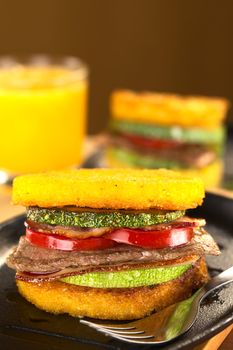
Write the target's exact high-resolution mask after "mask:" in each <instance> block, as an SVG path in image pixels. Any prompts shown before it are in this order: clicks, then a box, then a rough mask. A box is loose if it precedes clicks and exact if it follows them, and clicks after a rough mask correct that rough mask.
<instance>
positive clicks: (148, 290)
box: [16, 257, 208, 320]
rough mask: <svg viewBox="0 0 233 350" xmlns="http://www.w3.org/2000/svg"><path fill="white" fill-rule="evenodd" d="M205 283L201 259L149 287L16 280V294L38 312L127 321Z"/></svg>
mask: <svg viewBox="0 0 233 350" xmlns="http://www.w3.org/2000/svg"><path fill="white" fill-rule="evenodd" d="M207 280H208V272H207V267H206V263H205V259H204V257H203V258H200V259H199V260H198V261H197V262H196V263H195V265H194V266H193V267H191V268H190V269H189V270H188V271H187V272H186V273H185V274H183V275H182V276H181V277H180V278H177V279H175V280H172V281H169V282H166V283H162V284H159V285H157V286H151V287H139V288H127V289H126V288H124V289H116V288H115V289H101V288H100V289H99V288H88V287H79V286H75V285H69V284H66V283H63V282H59V281H55V282H44V283H39V284H38V283H30V282H23V281H19V280H17V282H16V283H17V285H18V289H19V292H20V293H21V294H22V296H24V297H25V298H26V299H27V300H28V301H30V302H31V303H32V304H34V305H36V306H37V307H38V308H40V309H43V310H45V311H47V312H51V313H54V314H59V313H68V314H70V315H71V316H74V317H78V316H87V317H94V318H100V319H112V320H130V319H136V318H141V317H144V316H146V315H148V314H150V313H151V312H153V311H156V310H157V311H158V310H161V309H163V308H165V307H166V306H168V305H171V304H173V303H176V302H178V301H180V300H182V299H185V298H187V297H189V296H190V295H191V294H192V292H193V291H194V290H196V289H197V288H199V287H200V286H202V285H203V284H204V283H206V282H207Z"/></svg>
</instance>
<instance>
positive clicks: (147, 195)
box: [13, 169, 204, 210]
mask: <svg viewBox="0 0 233 350" xmlns="http://www.w3.org/2000/svg"><path fill="white" fill-rule="evenodd" d="M203 197H204V186H203V182H202V181H201V179H199V178H191V177H188V176H184V175H180V174H179V173H176V172H173V171H171V170H165V169H160V170H147V169H145V170H138V169H137V170H136V169H80V170H70V171H63V172H48V173H44V174H34V175H24V176H19V177H17V178H16V179H15V180H14V184H13V202H14V204H20V205H24V206H39V207H62V206H65V205H76V206H79V207H90V208H111V209H129V208H130V209H149V208H158V209H166V210H185V209H188V208H195V207H196V206H197V205H199V204H201V203H202V200H203Z"/></svg>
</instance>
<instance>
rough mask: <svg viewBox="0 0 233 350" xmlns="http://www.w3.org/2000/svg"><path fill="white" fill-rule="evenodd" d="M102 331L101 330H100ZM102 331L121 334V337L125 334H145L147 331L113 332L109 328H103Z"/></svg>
mask: <svg viewBox="0 0 233 350" xmlns="http://www.w3.org/2000/svg"><path fill="white" fill-rule="evenodd" d="M98 329H100V328H98ZM101 329H103V330H106V332H111V333H114V334H119V335H121V334H122V335H125V334H143V333H145V331H131V330H125V329H123V330H112V329H109V328H106V329H105V328H104V327H101Z"/></svg>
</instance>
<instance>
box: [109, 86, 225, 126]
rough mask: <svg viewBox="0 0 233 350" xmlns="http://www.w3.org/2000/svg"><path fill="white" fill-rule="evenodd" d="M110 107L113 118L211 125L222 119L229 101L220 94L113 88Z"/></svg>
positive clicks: (188, 124)
mask: <svg viewBox="0 0 233 350" xmlns="http://www.w3.org/2000/svg"><path fill="white" fill-rule="evenodd" d="M110 107H111V114H112V116H113V118H115V119H122V120H129V121H135V122H142V123H143V122H148V123H153V124H159V125H179V126H183V127H201V128H215V127H218V126H219V125H220V124H221V123H222V121H223V120H224V118H225V116H226V113H227V110H228V108H229V103H228V101H227V100H225V99H223V98H211V97H198V96H180V95H174V94H173V95H172V94H161V93H150V92H142V93H135V92H133V91H129V90H117V91H115V92H113V94H112V96H111V105H110Z"/></svg>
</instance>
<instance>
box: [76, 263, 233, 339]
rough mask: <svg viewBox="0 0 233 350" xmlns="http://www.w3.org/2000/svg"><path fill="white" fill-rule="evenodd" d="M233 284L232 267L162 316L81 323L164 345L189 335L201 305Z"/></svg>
mask: <svg viewBox="0 0 233 350" xmlns="http://www.w3.org/2000/svg"><path fill="white" fill-rule="evenodd" d="M230 282H233V266H232V267H231V268H229V269H227V270H225V271H224V272H222V273H220V274H219V275H218V276H216V277H214V278H212V279H211V280H210V281H209V282H208V283H207V284H206V285H205V286H204V287H202V288H200V289H199V290H198V291H197V292H196V293H195V294H193V295H192V296H191V297H190V298H189V299H186V300H183V301H181V302H179V303H177V304H174V305H171V306H169V307H167V308H165V309H163V310H162V311H160V312H156V313H154V314H152V315H151V316H148V317H145V318H143V319H140V320H136V321H133V322H127V323H120V322H118V323H117V322H116V323H111V324H109V323H103V322H102V323H99V322H96V321H95V322H92V321H88V320H85V319H81V320H80V322H81V323H83V324H86V325H88V326H90V327H92V328H94V329H96V330H97V331H99V332H102V333H105V334H106V335H110V336H111V337H113V338H116V339H119V340H123V341H125V342H129V343H137V344H164V343H167V342H170V341H171V340H173V339H175V338H177V337H178V336H180V335H182V334H184V333H185V332H187V331H188V330H189V329H190V328H191V327H192V325H193V324H194V322H195V320H196V319H197V315H198V312H199V309H200V303H201V302H202V300H203V299H204V298H205V297H206V296H207V295H209V294H210V293H211V292H212V291H214V290H215V289H217V288H220V287H223V286H224V285H226V284H228V283H230Z"/></svg>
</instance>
